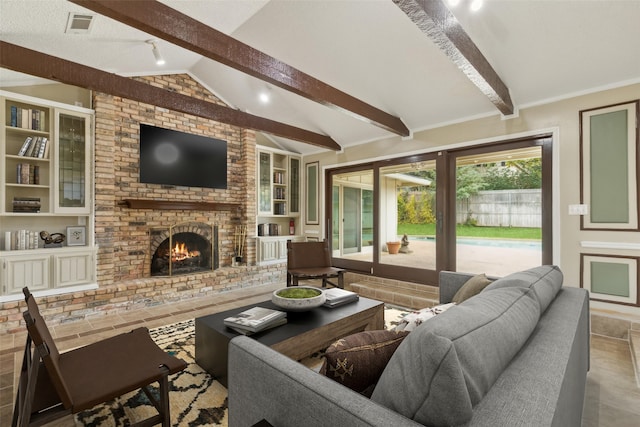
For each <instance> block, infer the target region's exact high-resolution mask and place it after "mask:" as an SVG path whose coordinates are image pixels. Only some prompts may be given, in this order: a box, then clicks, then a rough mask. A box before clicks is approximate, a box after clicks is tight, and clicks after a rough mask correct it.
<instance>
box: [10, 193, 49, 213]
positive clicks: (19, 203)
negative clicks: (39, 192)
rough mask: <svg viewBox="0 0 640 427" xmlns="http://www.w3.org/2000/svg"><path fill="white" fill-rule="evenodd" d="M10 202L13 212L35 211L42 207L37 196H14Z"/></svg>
mask: <svg viewBox="0 0 640 427" xmlns="http://www.w3.org/2000/svg"><path fill="white" fill-rule="evenodd" d="M12 204H13V212H27V213H37V212H40V209H41V208H42V204H41V202H40V198H39V197H14V198H13V203H12Z"/></svg>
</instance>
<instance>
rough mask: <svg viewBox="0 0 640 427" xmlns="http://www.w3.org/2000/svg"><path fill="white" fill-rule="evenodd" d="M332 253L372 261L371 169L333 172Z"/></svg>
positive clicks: (337, 256)
mask: <svg viewBox="0 0 640 427" xmlns="http://www.w3.org/2000/svg"><path fill="white" fill-rule="evenodd" d="M332 188H333V191H332V193H333V194H332V200H333V206H332V213H333V215H332V216H333V218H332V243H333V246H332V247H333V256H334V257H336V258H346V259H353V260H358V261H369V262H372V261H373V251H372V247H373V246H372V245H373V172H372V171H371V170H365V171H358V172H349V173H343V174H336V175H334V176H333V183H332Z"/></svg>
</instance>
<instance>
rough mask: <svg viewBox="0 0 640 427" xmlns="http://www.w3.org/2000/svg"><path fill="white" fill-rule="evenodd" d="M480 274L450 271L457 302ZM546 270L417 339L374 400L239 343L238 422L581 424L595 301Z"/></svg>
mask: <svg viewBox="0 0 640 427" xmlns="http://www.w3.org/2000/svg"><path fill="white" fill-rule="evenodd" d="M470 277H472V276H471V275H467V274H463V273H452V272H441V274H440V300H441V302H442V303H446V302H449V301H450V300H451V298H452V297H453V296H454V294H455V293H456V292H457V290H458V289H460V288H461V287H462V286H463V284H464V283H465V282H466V281H467V280H468V279H469V278H470ZM562 280H563V277H562V272H561V271H560V270H559V269H558V267H555V266H541V267H537V268H534V269H531V270H527V271H523V272H519V273H515V274H512V275H509V276H507V277H504V278H501V279H498V280H496V281H494V282H493V283H491V284H490V285H489V286H487V287H486V288H485V289H484V290H483V291H482V292H480V293H479V294H478V295H476V296H473V297H472V298H470V299H468V300H466V301H464V302H463V303H461V304H459V305H457V306H455V307H453V308H451V309H449V310H447V311H446V312H444V313H442V314H440V315H438V316H436V317H434V318H432V319H430V320H428V321H427V322H425V323H424V324H422V325H420V326H419V327H418V328H416V329H415V330H414V331H412V332H411V333H409V335H407V337H406V338H405V339H404V341H403V342H402V344H401V345H400V346H399V347H398V349H397V350H396V352H395V353H394V354H393V356H392V358H391V359H390V361H389V362H388V364H387V366H386V368H385V370H384V372H383V373H382V376H381V377H380V380H379V381H378V383H377V385H376V387H375V390H374V391H373V395H372V396H371V399H368V398H366V397H364V396H362V395H360V394H358V393H356V392H354V391H352V390H350V389H348V388H346V387H344V386H342V385H340V384H338V383H336V382H335V381H333V380H332V379H329V378H326V377H324V376H322V375H320V374H318V373H316V372H314V371H312V370H310V369H308V368H306V367H305V366H303V365H301V364H299V363H297V362H295V361H293V360H291V359H288V358H287V357H285V356H282V355H280V354H279V353H277V352H275V351H273V350H271V349H270V348H268V347H266V346H264V345H262V344H260V343H258V342H256V341H255V340H252V339H251V338H248V337H237V338H234V339H233V340H232V341H231V343H230V346H229V425H230V426H231V427H240V426H251V425H253V424H255V423H257V422H259V421H260V420H263V419H264V420H266V421H268V422H269V423H271V424H272V425H273V426H277V427H288V426H290V427H294V426H296V427H297V426H349V427H351V426H419V425H428V426H446V425H469V426H523V425H528V426H580V424H581V418H582V409H583V402H584V395H585V387H586V376H587V371H588V369H589V298H588V293H587V292H586V291H585V290H583V289H578V288H572V287H562Z"/></svg>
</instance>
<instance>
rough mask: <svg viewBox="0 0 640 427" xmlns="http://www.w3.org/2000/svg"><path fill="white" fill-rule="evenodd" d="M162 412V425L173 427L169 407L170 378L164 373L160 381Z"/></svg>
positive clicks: (163, 426)
mask: <svg viewBox="0 0 640 427" xmlns="http://www.w3.org/2000/svg"><path fill="white" fill-rule="evenodd" d="M158 382H159V383H160V408H161V409H162V410H161V411H160V413H161V414H162V427H171V408H170V407H169V379H168V377H167V375H163V376H162V378H161V379H160V381H158Z"/></svg>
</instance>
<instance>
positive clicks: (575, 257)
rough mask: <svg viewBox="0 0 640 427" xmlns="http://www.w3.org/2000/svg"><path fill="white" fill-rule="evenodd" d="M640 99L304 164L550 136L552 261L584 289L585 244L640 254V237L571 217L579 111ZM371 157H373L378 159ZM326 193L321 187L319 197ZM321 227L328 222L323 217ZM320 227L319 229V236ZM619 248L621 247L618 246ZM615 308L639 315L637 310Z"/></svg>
mask: <svg viewBox="0 0 640 427" xmlns="http://www.w3.org/2000/svg"><path fill="white" fill-rule="evenodd" d="M639 98H640V84H633V85H629V86H624V87H619V88H614V89H608V90H602V91H598V92H594V93H590V94H585V95H580V96H575V97H572V98H567V99H564V100H559V101H556V102H550V103H547V104H544V105H539V106H529V107H526V106H520V109H519V115H518V117H516V118H513V119H509V120H503V119H502V118H501V116H500V115H499V114H496V115H495V116H491V117H486V118H480V119H474V120H469V121H465V122H460V123H456V124H450V125H446V126H442V127H437V128H434V129H428V130H424V131H415V130H414V135H413V139H412V140H408V141H403V140H401V139H400V137H390V138H387V139H383V140H379V141H374V142H370V143H367V144H363V145H359V146H355V147H353V148H349V149H345V150H344V151H343V152H341V153H334V152H331V153H322V154H318V155H313V156H306V157H305V160H304V161H305V162H312V161H316V160H318V161H319V162H320V169H321V170H324V169H325V168H327V167H335V166H338V165H346V164H357V163H361V162H364V161H366V160H371V159H382V158H393V157H399V156H402V155H407V154H410V153H420V152H432V151H437V150H438V149H442V148H445V147H446V148H453V147H459V146H465V145H474V144H478V143H489V142H495V141H501V140H507V139H511V138H513V137H518V136H523V135H537V134H539V133H550V132H551V133H553V136H554V141H553V144H554V159H553V161H554V184H553V187H554V212H553V218H554V263H556V264H558V265H559V266H560V267H561V269H562V271H563V272H564V274H565V285H567V286H580V254H581V253H592V252H593V249H592V248H589V247H583V245H584V243H582V242H591V241H597V242H609V243H610V245H609V248H607V249H606V252H607V253H609V254H612V255H627V256H638V253H639V252H638V250H637V248H636V247H635V245H637V244H639V242H640V233H637V232H623V231H617V232H610V231H581V230H580V217H579V216H569V215H568V205H570V204H577V203H580V155H579V154H580V150H579V147H580V134H579V111H580V110H585V109H591V108H596V107H601V106H606V105H611V104H617V103H621V102H626V101H631V100H635V99H639ZM371 153H375V156H372V155H371ZM320 182H321V185H323V184H324V181H323V180H320ZM324 191H325V190H324V188H321V191H320V195H321V196H323V194H324ZM323 204H324V199H321V209H320V212H321V214H323V213H324V207H323V206H322V205H323ZM320 224H324V220H323V219H322V218H321V220H320ZM319 227H321V226H319ZM319 227H318V229H317V230H316V231H320V232H321V230H320V229H319ZM305 228H307V229H309V230H310V231H313V229H314V227H310V226H306V227H305ZM616 246H619V247H620V248H615V247H616ZM625 246H627V248H624V247H625ZM611 247H613V248H611ZM629 247H630V248H629ZM599 251H600V250H599ZM615 308H616V309H619V310H621V311H631V312H633V313H637V314H640V309H639V308H625V307H621V306H615Z"/></svg>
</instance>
